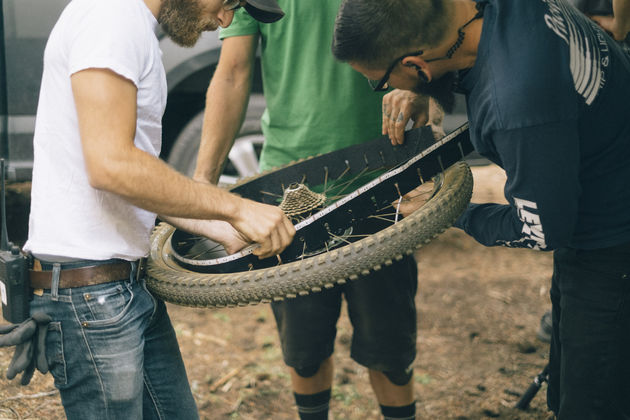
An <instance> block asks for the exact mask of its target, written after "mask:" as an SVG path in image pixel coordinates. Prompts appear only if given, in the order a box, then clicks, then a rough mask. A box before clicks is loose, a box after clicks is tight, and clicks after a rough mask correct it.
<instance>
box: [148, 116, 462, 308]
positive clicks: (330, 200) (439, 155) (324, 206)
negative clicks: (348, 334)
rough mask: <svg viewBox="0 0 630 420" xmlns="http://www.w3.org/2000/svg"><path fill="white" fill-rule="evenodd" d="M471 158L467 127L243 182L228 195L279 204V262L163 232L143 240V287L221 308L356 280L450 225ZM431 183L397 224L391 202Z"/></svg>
mask: <svg viewBox="0 0 630 420" xmlns="http://www.w3.org/2000/svg"><path fill="white" fill-rule="evenodd" d="M427 146H428V147H427ZM471 150H472V146H471V145H470V142H469V138H468V130H467V126H463V127H461V128H460V129H458V130H456V131H455V132H453V133H451V134H450V135H449V136H446V137H445V138H444V139H442V140H441V141H440V142H437V143H435V144H434V142H433V138H432V133H431V130H430V129H428V128H423V129H417V130H411V131H410V132H408V133H407V135H406V141H405V145H403V146H401V147H392V146H391V145H390V144H389V141H388V140H387V138H381V139H377V140H375V141H373V142H370V143H364V144H361V145H356V146H352V147H350V148H347V149H342V150H340V151H336V152H332V153H328V154H325V155H321V156H318V157H314V158H310V159H306V160H303V161H299V162H296V163H293V164H290V165H287V166H285V167H282V168H280V169H276V170H272V171H270V172H267V173H263V174H260V175H257V176H255V177H253V178H250V179H248V180H245V181H244V182H242V183H240V184H237V185H236V186H234V187H233V188H232V189H231V190H232V191H234V192H237V193H239V194H240V195H242V196H244V197H247V198H251V199H254V200H256V201H261V202H266V203H269V204H276V205H279V206H280V207H281V208H283V210H284V211H285V213H287V214H288V215H289V216H290V217H291V219H292V220H293V222H294V223H295V226H296V231H297V233H296V236H295V238H294V240H293V242H292V244H291V245H290V246H289V247H288V248H287V249H286V250H285V251H284V252H283V253H282V254H281V255H280V257H279V258H278V259H275V258H267V259H264V260H259V259H258V258H257V257H254V256H253V255H252V254H251V249H249V250H248V249H246V250H243V251H241V252H239V253H237V254H233V255H226V253H225V251H224V250H223V249H222V247H220V246H217V245H216V244H214V243H212V241H210V240H208V239H206V238H199V237H195V236H193V235H189V234H187V233H186V232H183V231H179V230H176V229H175V228H174V227H172V226H170V225H168V224H165V223H162V224H160V225H159V226H158V227H157V228H156V229H155V231H154V233H153V235H152V246H151V252H150V256H149V261H148V267H147V274H148V280H147V286H148V287H149V288H150V290H151V291H152V292H153V293H155V294H156V295H158V296H159V297H161V298H162V299H164V300H166V301H169V302H172V303H176V304H179V305H185V306H200V307H213V306H214V307H223V306H235V305H247V304H253V303H260V302H269V301H271V300H274V299H275V300H279V299H283V298H287V297H288V298H291V297H295V296H297V295H304V294H308V293H310V292H317V291H320V290H321V289H322V288H330V287H333V286H334V284H335V283H344V282H345V281H346V280H347V279H350V280H356V279H357V278H358V277H359V276H360V275H365V274H368V273H369V272H370V270H378V269H380V268H381V266H382V265H383V264H385V265H389V264H391V263H392V261H393V260H394V259H397V260H399V259H402V258H403V255H405V254H411V253H413V252H414V250H415V249H416V248H419V247H421V246H422V245H423V244H426V243H428V242H429V241H430V240H431V239H433V238H434V237H436V236H437V235H438V234H440V233H441V232H443V231H444V230H445V229H447V228H448V227H450V226H451V225H452V223H453V222H454V221H455V219H456V218H457V217H458V216H459V215H460V214H461V213H462V212H463V210H464V209H465V208H466V206H467V204H468V202H469V200H470V196H471V193H472V175H471V173H470V169H469V168H468V166H467V165H466V164H465V163H464V162H457V161H458V160H459V159H461V158H462V157H464V156H465V154H467V153H468V152H470V151H471ZM454 162H457V163H455V164H454V165H453V166H452V167H450V168H448V169H446V170H445V167H446V166H448V165H450V164H452V163H454ZM433 177H435V178H434V180H435V182H434V188H433V190H432V192H431V196H430V198H429V199H428V200H427V201H426V203H425V204H424V205H423V206H421V207H420V208H419V209H417V210H415V211H413V212H412V213H411V214H409V215H407V216H406V217H404V218H401V216H400V214H399V212H398V211H397V206H396V204H392V203H395V202H396V200H400V199H401V197H402V196H403V195H404V194H407V193H408V192H410V191H412V190H413V189H414V188H415V187H417V186H418V185H420V184H422V183H424V182H425V180H426V181H429V180H430V179H431V178H433ZM398 202H400V201H398Z"/></svg>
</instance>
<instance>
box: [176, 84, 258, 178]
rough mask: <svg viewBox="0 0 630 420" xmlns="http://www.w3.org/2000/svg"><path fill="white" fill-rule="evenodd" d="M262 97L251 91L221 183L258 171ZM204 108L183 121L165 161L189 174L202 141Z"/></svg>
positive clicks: (195, 162) (190, 174)
mask: <svg viewBox="0 0 630 420" xmlns="http://www.w3.org/2000/svg"><path fill="white" fill-rule="evenodd" d="M265 108H266V103H265V98H264V96H263V95H262V94H261V93H252V94H251V95H250V98H249V104H248V106H247V112H246V114H245V120H244V121H243V125H242V126H241V130H240V131H239V133H238V136H237V137H236V139H235V140H234V146H233V147H232V149H233V150H232V151H231V152H230V155H229V156H228V162H227V164H226V166H225V169H224V173H223V174H222V175H221V179H220V180H219V183H220V184H233V183H234V182H236V180H237V179H239V178H243V177H247V176H252V175H254V174H255V173H256V172H257V171H258V157H259V156H260V150H261V148H262V143H263V141H264V137H263V135H262V130H261V126H260V119H261V117H262V114H263V112H264V111H265ZM203 115H204V111H203V110H202V111H200V112H199V113H198V114H197V115H195V116H194V117H193V118H192V119H191V120H190V121H189V122H188V124H186V126H185V127H184V129H183V130H182V131H181V133H180V134H179V135H178V136H177V140H176V141H175V144H174V145H173V148H172V150H171V153H170V154H169V157H168V163H169V164H170V165H171V166H173V167H174V168H175V169H177V170H178V171H179V172H181V173H183V174H184V175H187V176H192V175H193V173H194V171H195V165H196V164H197V153H198V152H199V142H200V141H201V130H202V127H203Z"/></svg>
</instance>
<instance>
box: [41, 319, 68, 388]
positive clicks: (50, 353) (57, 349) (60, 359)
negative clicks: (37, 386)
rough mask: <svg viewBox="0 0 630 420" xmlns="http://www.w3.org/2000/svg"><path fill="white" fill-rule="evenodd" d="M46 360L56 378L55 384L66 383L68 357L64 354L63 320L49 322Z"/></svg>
mask: <svg viewBox="0 0 630 420" xmlns="http://www.w3.org/2000/svg"><path fill="white" fill-rule="evenodd" d="M46 360H47V362H48V369H49V370H50V374H51V375H52V376H53V378H54V379H55V385H66V384H67V383H68V380H67V376H66V359H65V357H64V354H63V331H62V329H61V322H51V323H50V324H48V333H47V334H46Z"/></svg>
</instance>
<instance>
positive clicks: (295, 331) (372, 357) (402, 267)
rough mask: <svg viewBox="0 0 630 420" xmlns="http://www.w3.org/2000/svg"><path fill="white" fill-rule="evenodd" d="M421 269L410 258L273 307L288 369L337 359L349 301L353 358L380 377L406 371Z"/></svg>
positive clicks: (411, 352)
mask: <svg viewBox="0 0 630 420" xmlns="http://www.w3.org/2000/svg"><path fill="white" fill-rule="evenodd" d="M417 272H418V271H417V265H416V261H415V260H414V258H413V257H405V258H404V259H403V260H401V261H399V262H395V263H394V264H392V265H391V266H384V267H383V268H382V269H381V270H379V271H377V272H373V273H370V275H368V276H365V277H360V278H359V279H357V280H349V281H348V282H347V283H346V284H343V285H337V286H335V287H333V288H331V289H326V290H323V291H321V292H318V293H313V294H310V295H306V296H300V297H296V298H294V299H288V300H284V301H281V302H274V303H272V304H271V306H272V309H273V313H274V316H275V318H276V323H277V327H278V332H279V334H280V342H281V345H282V352H283V355H284V361H285V363H286V364H287V365H288V366H290V367H293V368H296V369H301V368H311V367H313V366H317V365H319V364H320V363H321V362H323V361H324V360H325V359H327V358H328V357H329V356H331V355H332V353H333V351H334V344H335V336H336V333H337V327H336V325H337V320H338V319H339V315H340V311H341V303H342V297H343V296H345V298H346V301H347V306H348V315H349V317H350V322H351V323H352V327H353V329H354V331H353V334H352V344H351V350H350V356H351V357H352V358H353V359H354V360H355V361H356V362H357V363H359V364H360V365H363V366H365V367H367V368H369V369H372V370H376V371H382V372H384V371H399V370H401V369H402V370H406V369H407V368H408V367H409V366H410V365H411V364H412V363H413V361H414V359H415V357H416V331H417V321H416V306H415V295H416V291H417V287H418V274H417Z"/></svg>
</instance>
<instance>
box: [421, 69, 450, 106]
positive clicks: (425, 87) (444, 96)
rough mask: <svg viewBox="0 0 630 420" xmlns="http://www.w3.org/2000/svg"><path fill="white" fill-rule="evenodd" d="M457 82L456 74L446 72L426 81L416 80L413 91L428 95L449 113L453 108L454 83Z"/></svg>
mask: <svg viewBox="0 0 630 420" xmlns="http://www.w3.org/2000/svg"><path fill="white" fill-rule="evenodd" d="M456 82H457V74H456V73H455V72H448V73H446V74H445V75H444V76H442V77H440V78H439V79H436V80H433V81H431V82H428V83H424V82H422V81H418V84H417V85H416V87H415V88H414V89H413V91H414V92H415V93H419V94H421V95H428V96H430V97H432V98H433V99H435V101H436V102H437V103H438V104H439V105H440V106H441V107H442V109H443V110H444V112H446V113H447V114H451V113H452V112H453V109H454V108H455V93H454V89H455V83H456Z"/></svg>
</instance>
